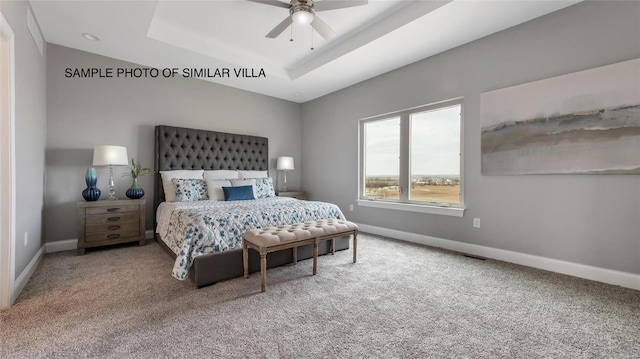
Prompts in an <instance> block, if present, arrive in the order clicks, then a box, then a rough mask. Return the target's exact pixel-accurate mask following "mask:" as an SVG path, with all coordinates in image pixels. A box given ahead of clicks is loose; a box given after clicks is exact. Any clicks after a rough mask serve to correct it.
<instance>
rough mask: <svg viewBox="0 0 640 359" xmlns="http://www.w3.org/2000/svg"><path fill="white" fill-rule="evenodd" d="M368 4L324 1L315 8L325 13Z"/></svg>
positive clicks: (361, 0)
mask: <svg viewBox="0 0 640 359" xmlns="http://www.w3.org/2000/svg"><path fill="white" fill-rule="evenodd" d="M250 1H254V0H250ZM368 3H369V1H367V0H342V1H340V0H335V1H330V0H324V1H317V2H314V3H313V4H314V5H313V8H314V9H315V10H316V11H325V10H336V9H344V8H346V7H353V6H361V5H367V4H368Z"/></svg>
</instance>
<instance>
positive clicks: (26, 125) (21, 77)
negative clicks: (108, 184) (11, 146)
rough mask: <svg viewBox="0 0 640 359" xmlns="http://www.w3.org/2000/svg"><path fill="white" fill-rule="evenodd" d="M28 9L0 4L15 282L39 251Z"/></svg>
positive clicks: (39, 178) (41, 71) (37, 116)
mask: <svg viewBox="0 0 640 359" xmlns="http://www.w3.org/2000/svg"><path fill="white" fill-rule="evenodd" d="M28 7H29V3H28V2H26V1H2V3H1V5H0V10H1V11H2V14H3V15H4V17H5V18H6V19H7V22H8V23H9V26H11V30H13V33H14V36H15V70H16V73H15V80H16V83H15V91H16V93H15V101H16V103H15V106H16V108H15V121H16V122H15V140H16V143H15V161H16V173H15V178H16V213H15V226H16V228H15V230H16V243H15V245H16V252H15V253H16V257H15V263H14V264H15V277H16V278H18V276H19V275H20V274H22V272H23V271H24V269H25V268H26V267H27V265H28V264H29V262H30V261H31V260H32V259H33V257H34V256H35V254H36V252H37V251H38V250H39V249H40V247H41V246H42V233H43V232H42V218H43V217H42V211H43V205H44V157H45V140H46V104H47V102H46V79H47V76H46V57H45V56H42V55H40V52H39V50H38V48H37V47H36V44H35V42H34V41H33V38H32V37H31V34H30V33H29V30H27V8H28ZM32 13H33V11H32ZM25 233H28V244H27V245H26V246H25V245H24V236H25Z"/></svg>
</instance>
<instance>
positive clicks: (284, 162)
mask: <svg viewBox="0 0 640 359" xmlns="http://www.w3.org/2000/svg"><path fill="white" fill-rule="evenodd" d="M276 169H277V170H279V171H291V170H292V169H293V157H278V163H277V164H276Z"/></svg>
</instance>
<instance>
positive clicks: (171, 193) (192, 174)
mask: <svg viewBox="0 0 640 359" xmlns="http://www.w3.org/2000/svg"><path fill="white" fill-rule="evenodd" d="M160 177H161V178H162V188H163V189H164V199H165V200H166V201H167V202H176V201H177V198H176V187H175V186H174V185H173V183H172V182H171V179H173V178H184V179H203V178H204V171H203V170H176V171H160Z"/></svg>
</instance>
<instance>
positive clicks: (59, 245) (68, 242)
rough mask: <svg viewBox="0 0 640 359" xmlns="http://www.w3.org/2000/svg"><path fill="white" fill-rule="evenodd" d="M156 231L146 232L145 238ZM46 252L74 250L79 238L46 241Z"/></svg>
mask: <svg viewBox="0 0 640 359" xmlns="http://www.w3.org/2000/svg"><path fill="white" fill-rule="evenodd" d="M153 237H154V231H153V230H152V229H150V230H147V231H145V232H144V238H145V239H153ZM45 247H46V253H53V252H62V251H73V250H76V249H77V248H78V239H65V240H62V241H54V242H46V243H45Z"/></svg>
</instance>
